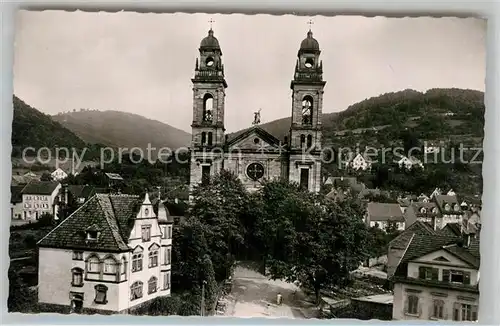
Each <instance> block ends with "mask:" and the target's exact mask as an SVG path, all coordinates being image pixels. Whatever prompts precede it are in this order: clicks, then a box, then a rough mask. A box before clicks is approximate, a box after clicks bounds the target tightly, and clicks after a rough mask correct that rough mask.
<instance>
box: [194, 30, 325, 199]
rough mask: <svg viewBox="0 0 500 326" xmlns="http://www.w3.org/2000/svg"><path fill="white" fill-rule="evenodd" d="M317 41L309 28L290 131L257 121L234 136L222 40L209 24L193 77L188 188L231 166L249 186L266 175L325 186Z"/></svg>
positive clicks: (315, 189)
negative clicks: (227, 117) (228, 120)
mask: <svg viewBox="0 0 500 326" xmlns="http://www.w3.org/2000/svg"><path fill="white" fill-rule="evenodd" d="M320 53H321V51H320V48H319V43H318V41H317V40H316V39H314V38H313V33H312V32H311V31H310V30H309V32H308V33H307V37H306V38H305V39H304V40H303V41H302V43H301V44H300V48H299V51H298V53H297V57H298V59H297V62H296V64H295V73H294V77H293V79H292V81H291V84H290V88H291V90H292V106H291V124H290V130H289V133H288V136H284V137H277V136H275V135H271V134H270V133H268V132H267V131H265V130H264V129H263V128H261V127H259V126H258V123H259V122H260V111H259V112H256V113H255V121H254V124H253V126H252V127H251V128H249V129H246V130H244V131H241V132H238V133H236V135H233V136H232V137H228V135H226V134H225V130H226V129H225V125H224V114H225V112H226V109H228V110H230V109H231V108H226V107H225V97H226V89H227V87H228V84H227V82H226V78H225V74H224V64H223V62H222V50H221V47H220V45H219V41H218V40H217V38H216V37H215V36H214V32H213V30H212V29H210V30H209V32H208V36H206V37H205V38H204V39H203V40H202V41H201V44H200V48H199V57H198V58H197V59H196V65H195V75H194V78H193V79H192V83H193V122H192V125H191V127H192V142H191V148H190V151H191V163H190V164H191V166H190V189H191V190H192V189H193V187H195V185H197V184H199V183H204V182H208V181H209V180H210V177H211V176H213V175H215V174H217V173H219V172H220V171H221V170H222V169H225V170H229V171H232V172H233V173H235V174H236V175H237V176H238V178H239V179H240V180H241V181H242V183H243V184H244V186H245V187H246V189H247V190H249V191H254V190H257V189H259V187H260V186H261V184H262V182H263V181H264V180H272V179H276V178H282V179H285V180H288V181H289V182H295V183H298V184H300V186H301V187H304V188H306V189H308V190H309V191H311V192H318V191H319V190H320V186H321V158H322V151H321V116H322V106H323V93H324V91H323V90H324V87H325V84H326V82H325V81H323V67H322V62H321V61H320Z"/></svg>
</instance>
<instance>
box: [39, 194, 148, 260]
mask: <svg viewBox="0 0 500 326" xmlns="http://www.w3.org/2000/svg"><path fill="white" fill-rule="evenodd" d="M141 203H142V202H141V200H140V198H139V197H138V196H130V195H108V194H97V195H95V196H93V197H92V198H91V199H89V200H88V201H87V202H86V203H85V204H84V205H82V206H81V207H80V208H78V209H77V210H76V211H75V212H74V213H73V214H71V215H70V216H69V217H68V218H67V219H66V220H64V221H63V222H61V224H59V225H58V226H57V227H56V228H54V229H53V230H52V231H51V232H50V233H49V234H47V235H46V236H45V237H44V238H43V239H42V240H40V242H39V246H40V247H52V248H68V249H82V250H85V249H86V250H103V251H126V250H129V248H128V246H127V241H128V237H129V235H130V231H131V229H132V227H133V219H134V218H135V216H136V214H137V212H138V210H139V207H140V205H141ZM88 230H96V231H98V232H99V233H100V234H99V237H98V239H97V240H95V241H89V240H87V239H86V231H88Z"/></svg>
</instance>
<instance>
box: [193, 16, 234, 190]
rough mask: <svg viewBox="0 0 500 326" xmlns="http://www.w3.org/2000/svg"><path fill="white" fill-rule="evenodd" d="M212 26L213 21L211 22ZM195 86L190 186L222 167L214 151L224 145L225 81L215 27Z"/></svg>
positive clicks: (202, 53) (205, 41)
mask: <svg viewBox="0 0 500 326" xmlns="http://www.w3.org/2000/svg"><path fill="white" fill-rule="evenodd" d="M210 23H212V21H210ZM191 81H192V83H193V122H192V124H191V128H192V139H191V176H190V186H191V187H192V186H194V185H195V184H197V183H200V182H204V181H205V180H207V178H208V177H210V176H211V175H214V174H215V173H217V171H218V170H220V168H221V167H222V157H219V156H220V153H219V155H216V154H217V153H218V152H220V151H217V150H215V148H219V149H221V148H222V146H223V144H224V140H225V139H224V131H225V128H224V98H225V96H226V93H225V89H226V88H227V83H226V80H225V78H224V65H223V64H222V51H221V48H220V45H219V41H218V40H217V38H216V37H215V36H214V31H213V30H212V28H210V30H209V31H208V35H207V36H206V37H205V38H204V39H203V40H202V41H201V44H200V48H199V56H198V58H197V59H196V64H195V74H194V78H193V79H191Z"/></svg>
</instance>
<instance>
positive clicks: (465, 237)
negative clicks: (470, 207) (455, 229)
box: [462, 232, 471, 248]
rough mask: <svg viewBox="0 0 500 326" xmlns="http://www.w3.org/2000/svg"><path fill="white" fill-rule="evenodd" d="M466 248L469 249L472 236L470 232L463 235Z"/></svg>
mask: <svg viewBox="0 0 500 326" xmlns="http://www.w3.org/2000/svg"><path fill="white" fill-rule="evenodd" d="M462 238H463V243H464V245H463V246H464V248H469V246H470V238H471V235H470V234H469V233H468V232H464V233H463V235H462Z"/></svg>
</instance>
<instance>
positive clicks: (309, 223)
mask: <svg viewBox="0 0 500 326" xmlns="http://www.w3.org/2000/svg"><path fill="white" fill-rule="evenodd" d="M262 198H263V199H264V207H265V211H264V213H263V217H262V219H261V221H260V223H259V224H260V227H261V228H262V231H261V235H260V239H261V241H263V247H264V248H265V253H266V257H265V258H266V259H267V262H266V263H267V265H268V268H269V274H270V277H271V278H272V279H284V280H286V281H288V282H294V281H297V280H298V281H301V282H302V283H303V284H304V285H305V286H308V287H310V288H312V289H313V290H314V292H315V294H316V301H317V302H318V303H319V296H320V291H321V289H322V288H324V287H326V286H344V285H346V284H347V283H346V282H347V281H348V280H349V273H350V272H351V271H352V270H355V269H356V268H358V267H359V264H360V263H361V262H362V261H363V260H364V259H365V258H366V257H367V249H366V246H367V230H366V227H365V224H364V223H363V221H362V218H361V208H360V206H359V205H358V204H357V202H356V201H355V199H354V198H347V199H346V200H345V201H343V202H340V203H337V202H333V201H330V200H328V199H326V198H325V197H324V196H322V195H315V194H312V193H309V192H307V191H302V190H301V189H299V188H298V187H297V186H296V185H293V184H288V183H285V182H270V183H268V184H266V185H265V187H264V189H263V196H262Z"/></svg>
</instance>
